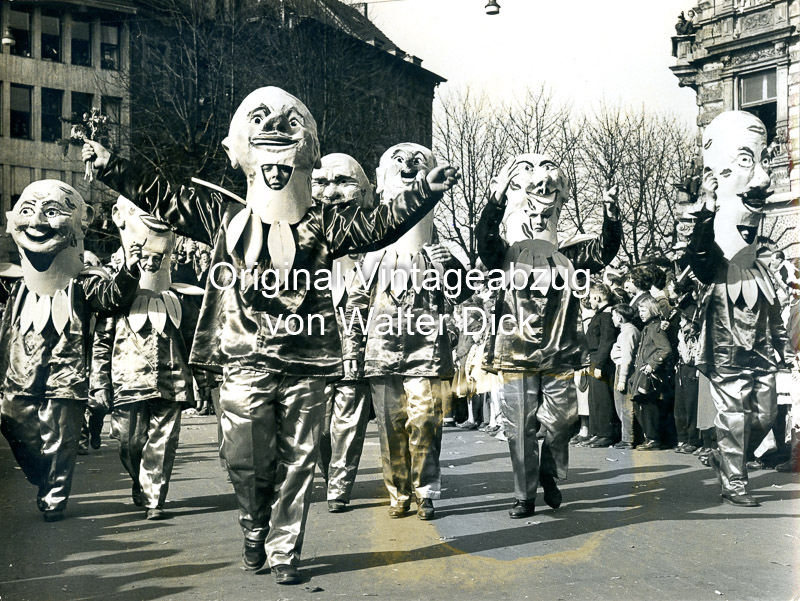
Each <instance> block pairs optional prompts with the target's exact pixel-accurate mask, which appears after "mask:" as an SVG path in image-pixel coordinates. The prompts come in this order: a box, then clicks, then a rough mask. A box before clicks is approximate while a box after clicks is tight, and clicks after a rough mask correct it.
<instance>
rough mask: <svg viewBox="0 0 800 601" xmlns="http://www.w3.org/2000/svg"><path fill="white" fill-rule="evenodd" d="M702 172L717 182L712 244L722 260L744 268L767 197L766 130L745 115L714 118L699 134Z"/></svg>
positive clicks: (752, 255) (750, 256)
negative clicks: (721, 253) (715, 245)
mask: <svg viewBox="0 0 800 601" xmlns="http://www.w3.org/2000/svg"><path fill="white" fill-rule="evenodd" d="M703 169H704V170H705V172H706V175H709V174H710V175H713V177H714V178H715V179H716V182H717V189H716V204H717V213H716V217H715V218H714V239H715V242H716V243H717V245H718V246H719V247H720V248H721V249H722V252H723V254H724V255H725V258H727V259H728V260H729V261H731V262H733V263H736V264H739V265H740V266H741V267H748V266H750V265H752V263H753V261H754V260H755V256H756V238H757V235H758V227H759V225H760V223H761V219H762V216H763V208H764V202H765V200H766V198H767V197H768V196H769V194H770V191H769V187H770V177H769V153H768V151H767V130H766V128H765V127H764V124H763V123H762V122H761V120H760V119H758V118H757V117H756V116H754V115H751V114H750V113H747V112H744V111H727V112H725V113H721V114H720V115H718V116H717V117H716V118H714V120H713V121H712V122H711V123H709V124H708V126H707V127H706V129H705V131H704V132H703ZM709 172H710V173H709Z"/></svg>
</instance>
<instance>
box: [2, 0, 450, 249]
mask: <svg viewBox="0 0 800 601" xmlns="http://www.w3.org/2000/svg"><path fill="white" fill-rule="evenodd" d="M0 1H1V4H0V31H2V32H3V36H2V53H0V261H3V260H8V259H9V257H11V258H13V256H14V254H15V248H14V245H13V243H12V242H11V241H10V239H9V237H8V236H7V235H4V231H5V213H6V211H8V210H9V209H10V208H11V207H12V206H13V203H14V202H15V201H16V199H17V198H18V196H19V194H20V193H21V191H22V189H23V188H24V187H25V186H26V185H27V184H29V183H30V182H31V181H35V180H37V179H43V178H54V179H60V180H62V181H65V182H67V183H69V184H71V185H73V186H74V187H75V188H77V189H78V190H79V191H80V192H81V193H82V194H84V196H85V198H86V199H87V200H89V201H90V202H91V203H92V204H94V205H95V208H96V210H97V212H98V213H99V214H100V215H101V216H102V215H105V216H106V217H107V213H108V211H107V209H108V201H109V200H110V196H109V194H108V193H106V192H105V191H104V189H103V187H102V186H96V185H89V184H90V183H89V182H88V181H87V180H85V179H84V165H83V163H82V162H81V160H80V149H79V147H77V146H71V147H69V148H67V149H66V153H65V148H64V144H63V141H64V140H65V139H66V138H67V137H68V136H69V132H70V122H71V121H74V120H75V119H76V118H77V119H79V118H80V117H81V115H82V114H83V113H84V112H86V111H89V110H90V109H91V108H92V107H97V108H100V109H101V111H102V112H103V114H105V115H106V116H108V118H109V120H110V122H111V129H112V132H111V133H112V138H113V140H112V141H113V142H114V143H115V144H117V146H118V147H119V148H120V149H121V151H122V153H123V154H125V155H128V154H132V155H134V156H137V157H138V158H142V157H146V158H148V159H149V160H150V161H151V163H153V164H154V165H156V166H157V167H159V166H161V167H164V168H166V163H169V164H170V166H172V165H176V164H177V166H178V168H179V169H178V170H179V171H180V169H183V170H184V171H189V172H193V173H194V172H200V173H201V175H206V176H207V177H210V178H214V177H217V176H218V175H220V174H222V175H223V176H224V175H226V172H225V163H226V161H225V158H224V152H222V149H221V146H220V144H219V142H220V140H221V138H222V137H224V133H225V132H226V131H227V119H229V117H230V115H231V114H232V112H233V109H234V108H235V106H236V105H237V104H238V102H239V101H240V100H241V98H243V97H244V96H245V95H246V94H247V93H248V92H249V91H251V90H252V89H254V88H255V87H259V86H263V85H277V86H281V87H285V88H286V89H288V90H289V91H290V92H293V93H294V94H296V95H297V96H298V97H300V98H302V99H303V100H304V101H305V102H306V103H307V104H308V106H309V108H310V109H311V111H312V113H313V114H314V115H315V116H316V117H317V120H318V122H319V126H320V137H321V143H322V149H323V152H348V153H350V154H353V155H354V156H356V157H357V158H358V159H359V160H362V161H364V163H365V167H366V168H367V169H368V170H369V169H370V168H374V166H375V163H376V162H377V157H379V156H380V153H381V152H382V151H383V150H385V148H387V147H388V146H390V145H391V144H394V143H396V142H399V141H413V142H418V143H421V144H426V145H428V146H429V145H430V142H431V134H432V125H431V123H432V104H433V95H434V89H435V87H436V85H438V84H439V83H440V82H442V81H444V80H443V78H441V77H439V76H438V75H436V74H434V73H431V72H430V71H427V70H425V69H423V68H422V67H421V60H420V59H418V58H417V57H413V56H410V55H407V54H406V53H404V52H402V51H401V50H399V49H398V48H397V47H396V46H395V45H394V44H393V43H392V42H391V40H389V39H388V38H387V37H386V36H385V35H384V34H383V33H382V32H381V31H380V30H379V29H378V28H377V27H375V25H374V24H372V23H371V22H370V21H369V19H368V18H367V17H366V16H365V15H364V14H363V12H360V11H359V10H357V9H356V8H353V7H351V6H347V5H345V4H342V3H341V2H339V0H239V1H235V2H234V1H232V0H208V2H207V4H204V5H198V4H197V3H190V4H192V5H193V9H194V10H197V7H198V6H199V7H201V12H200V14H201V15H203V16H204V17H205V20H206V24H205V25H203V30H204V31H205V32H206V34H208V33H209V32H210V33H211V35H212V38H211V39H210V42H214V41H215V40H217V41H218V40H219V39H222V40H223V42H224V40H225V39H229V38H225V36H226V35H227V32H228V31H234V30H235V31H237V32H238V33H237V36H243V35H245V34H247V35H251V36H254V37H253V38H252V39H253V40H254V43H253V45H251V46H250V47H249V51H248V48H245V49H244V51H243V52H240V53H239V54H237V55H235V56H232V57H229V58H228V60H227V61H225V60H222V61H219V62H218V63H216V64H215V63H213V61H209V60H207V59H208V58H209V56H210V55H208V54H205V55H201V53H202V52H204V51H205V50H206V48H202V47H198V48H197V49H196V52H197V54H196V55H194V56H191V54H192V52H195V50H193V49H192V48H191V46H190V44H187V43H186V42H187V41H186V39H185V38H186V37H189V38H191V37H192V36H191V35H188V36H187V30H186V28H185V26H178V25H177V24H176V22H175V15H176V13H175V12H174V11H180V10H182V9H181V7H182V6H183V5H182V4H181V3H182V0H164V1H163V2H162V1H159V0H74V1H61V0H38V1H30V0H0ZM237 20H238V21H237ZM185 21H187V22H188V21H191V19H185ZM228 25H230V29H227V28H228ZM198 31H199V30H198ZM248 31H249V32H250V33H248ZM178 36H184V39H180V40H179V39H178ZM258 36H261V37H262V38H264V39H261V40H259V39H258ZM266 36H271V37H270V39H266ZM190 41H191V40H190ZM236 41H237V42H238V41H239V40H238V38H237V40H236ZM224 45H225V44H223V46H224ZM230 46H231V48H233V47H234V45H233V44H230ZM281 49H283V54H284V55H285V56H284V57H279V56H275V54H276V53H279V52H280V51H281ZM187 56H188V60H187V62H186V63H179V62H178V61H179V60H184V59H185V58H186V57H187ZM210 58H213V59H219V58H220V56H210ZM281 61H282V62H281ZM165 65H167V66H166V67H165ZM229 76H230V77H231V79H230V85H216V84H218V83H219V82H223V83H225V82H226V81H227V80H226V78H227V77H229ZM180 77H183V78H184V79H185V81H177V79H178V78H180ZM192 78H195V79H196V80H197V83H196V82H195V81H193V80H192ZM208 82H213V83H214V84H215V85H212V86H209V85H208ZM169 94H172V97H171V98H169V97H167V96H168V95H169ZM171 99H174V100H176V101H178V100H179V101H180V104H181V106H180V107H177V108H176V109H175V112H174V113H173V112H171V111H172V109H173V107H176V106H177V104H179V103H178V102H175V103H172V106H170V100H171ZM214 99H216V100H217V101H218V103H217V104H216V105H215V106H213V107H210V106H209V105H210V103H211V102H213V101H214ZM212 108H213V109H214V110H211V109H212ZM211 115H213V117H214V118H216V119H217V121H218V122H217V123H215V124H214V128H216V130H218V131H217V132H212V134H213V135H207V136H206V137H205V138H203V136H202V135H201V133H197V132H206V133H207V131H208V130H209V127H208V123H207V122H206V121H205V120H206V119H207V118H209V119H210V118H211ZM181 119H184V121H181ZM190 119H191V120H193V122H191V123H190V122H189V120H190ZM187 125H191V127H187ZM167 128H172V129H174V130H175V132H171V135H170V136H164V135H163V133H164V130H165V129H167ZM219 130H224V132H222V133H221V134H220V131H219ZM176 132H177V133H176ZM183 132H191V133H187V136H189V137H192V136H196V139H193V140H191V141H188V140H182V139H181V137H180V136H181V135H183ZM148 145H149V146H148ZM170 145H172V146H171V147H170ZM200 152H204V153H206V156H205V158H204V159H203V161H202V162H201V161H200V160H198V154H199V153H200ZM207 165H210V167H208V168H207V171H203V169H205V168H206V166H207ZM229 174H230V173H228V174H227V175H229ZM109 235H111V236H113V235H114V228H113V226H109V224H108V220H107V219H106V220H105V223H103V221H102V220H100V221H99V222H98V221H96V222H95V224H94V225H93V227H92V231H91V232H90V236H89V238H88V240H87V248H92V249H94V250H98V251H100V254H105V252H106V251H107V250H108V248H107V247H105V246H104V245H103V240H104V239H105V238H107V237H108V236H109Z"/></svg>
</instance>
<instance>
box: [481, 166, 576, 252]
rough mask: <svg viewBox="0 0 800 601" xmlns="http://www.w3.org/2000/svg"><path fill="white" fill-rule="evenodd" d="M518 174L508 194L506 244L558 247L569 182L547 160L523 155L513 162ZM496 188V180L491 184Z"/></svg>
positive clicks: (512, 181)
mask: <svg viewBox="0 0 800 601" xmlns="http://www.w3.org/2000/svg"><path fill="white" fill-rule="evenodd" d="M514 163H515V165H517V173H516V175H514V177H513V178H512V179H511V182H510V184H509V186H508V189H507V190H506V203H507V204H506V212H505V216H504V218H503V223H504V225H505V228H506V240H507V241H508V243H509V244H515V243H517V242H522V241H524V240H541V241H543V242H548V243H550V244H551V245H552V246H553V249H554V250H555V248H557V246H558V219H559V217H560V216H561V209H562V207H563V206H564V203H565V202H566V201H567V198H568V195H569V192H568V190H569V182H568V180H567V176H566V175H564V173H563V171H561V168H560V167H559V166H558V165H557V164H556V163H555V162H554V161H553V160H552V159H550V158H549V157H548V156H545V155H542V154H521V155H519V156H517V157H516V158H515V159H514ZM492 186H495V180H493V182H492Z"/></svg>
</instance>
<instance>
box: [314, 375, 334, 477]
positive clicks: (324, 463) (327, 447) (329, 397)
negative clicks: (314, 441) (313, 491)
mask: <svg viewBox="0 0 800 601" xmlns="http://www.w3.org/2000/svg"><path fill="white" fill-rule="evenodd" d="M337 389H338V386H337V384H326V385H325V419H323V421H322V430H321V432H320V435H319V461H318V463H319V471H320V473H322V477H323V478H324V479H325V482H328V467H329V466H330V463H331V454H332V449H331V427H332V424H333V412H334V406H335V404H336V395H337Z"/></svg>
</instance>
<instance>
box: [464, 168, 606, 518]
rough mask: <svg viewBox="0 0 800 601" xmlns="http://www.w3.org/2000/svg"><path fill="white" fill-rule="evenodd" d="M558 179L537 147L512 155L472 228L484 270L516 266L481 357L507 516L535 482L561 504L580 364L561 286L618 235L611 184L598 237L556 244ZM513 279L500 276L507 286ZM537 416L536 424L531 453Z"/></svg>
mask: <svg viewBox="0 0 800 601" xmlns="http://www.w3.org/2000/svg"><path fill="white" fill-rule="evenodd" d="M567 184H568V182H567V177H566V176H565V175H564V173H563V171H562V170H561V169H560V168H559V167H558V165H557V164H556V163H555V162H553V161H552V160H551V159H550V158H548V157H546V156H544V155H539V154H523V155H519V156H516V157H514V158H512V159H511V160H510V161H509V162H508V163H507V164H506V165H505V166H504V167H503V169H502V170H501V172H500V174H499V175H498V176H497V177H496V178H494V179H493V180H492V184H491V195H490V198H489V201H488V202H487V204H486V207H485V208H484V210H483V213H482V215H481V218H480V221H479V223H478V227H477V232H476V235H477V238H478V252H479V253H480V257H481V260H482V261H483V263H484V264H485V265H486V267H487V268H488V269H500V268H501V269H504V270H506V271H509V270H510V269H511V267H512V265H511V264H512V263H513V264H514V266H515V267H517V269H519V268H522V269H523V270H524V274H525V275H524V277H523V278H522V279H523V280H524V281H523V282H521V283H522V284H523V285H522V286H517V285H514V286H511V285H508V286H506V289H505V290H504V291H503V293H502V294H501V295H500V297H499V299H498V308H497V315H498V318H500V319H505V320H507V321H508V322H510V323H511V324H513V326H509V327H508V328H507V329H506V332H510V333H505V332H503V331H498V333H497V334H496V335H495V337H494V340H493V348H492V352H491V355H490V356H491V365H490V366H491V367H492V368H493V369H496V370H498V371H499V372H501V373H502V377H503V388H504V403H503V415H504V417H505V423H506V435H507V436H508V446H509V451H510V454H511V464H512V468H513V472H514V496H515V497H516V502H515V503H514V506H513V507H512V508H511V510H510V511H509V515H510V517H512V518H515V519H518V518H524V517H528V516H531V515H533V514H534V511H535V499H536V490H537V488H538V486H539V483H540V482H541V484H542V488H543V489H544V501H545V503H547V504H548V505H549V506H550V507H552V508H554V509H555V508H558V507H559V506H560V505H561V491H560V490H559V489H558V485H557V483H556V480H557V479H563V478H566V477H567V466H568V461H569V435H570V428H571V427H572V424H573V423H574V422H575V421H576V420H577V418H578V406H577V403H578V401H577V397H576V392H575V383H574V379H573V373H574V372H575V371H576V370H578V369H579V368H580V367H581V352H582V344H581V339H582V337H583V332H582V329H581V319H580V302H579V299H578V298H577V296H576V295H575V294H573V292H574V291H573V290H572V289H571V285H574V281H575V270H576V269H586V270H589V271H598V270H600V269H602V268H603V267H604V266H606V265H608V264H609V263H610V262H611V260H612V259H613V258H614V256H615V255H616V254H617V250H618V249H619V246H620V242H621V239H622V226H621V224H620V221H619V209H618V207H617V205H616V200H615V195H616V189H615V188H612V189H610V190H607V191H606V192H605V194H604V198H603V201H604V202H603V207H604V209H603V211H604V220H603V231H602V234H601V236H600V238H599V239H592V240H584V241H580V242H577V243H576V244H573V245H571V246H569V247H567V248H559V246H558V237H557V226H558V220H559V216H560V214H561V210H562V208H563V206H564V203H565V202H566V201H567V199H568V185H567ZM501 225H504V226H505V238H504V237H503V236H502V235H501V232H500V228H501ZM516 275H517V276H518V275H519V272H517V274H516ZM515 279H516V278H515V277H514V276H513V275H509V284H511V283H514V282H515ZM531 282H532V283H533V286H534V287H535V288H536V289H535V290H533V289H531V286H530V285H529V283H531ZM517 283H519V282H517ZM571 283H572V284H571ZM540 423H541V424H542V425H544V427H545V430H546V434H545V438H544V441H543V444H542V451H541V460H540V454H539V444H538V441H537V439H536V432H537V430H538V429H539V424H540ZM540 462H541V464H540Z"/></svg>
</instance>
